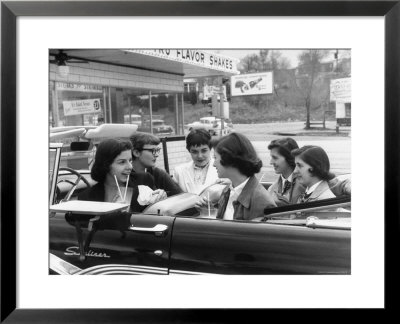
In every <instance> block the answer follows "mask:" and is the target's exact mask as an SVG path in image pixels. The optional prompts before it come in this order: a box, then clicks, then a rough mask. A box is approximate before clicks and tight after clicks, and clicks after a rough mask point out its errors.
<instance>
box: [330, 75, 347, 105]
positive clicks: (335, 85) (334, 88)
mask: <svg viewBox="0 0 400 324" xmlns="http://www.w3.org/2000/svg"><path fill="white" fill-rule="evenodd" d="M330 101H339V102H351V78H342V79H335V80H331V87H330Z"/></svg>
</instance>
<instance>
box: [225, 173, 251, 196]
mask: <svg viewBox="0 0 400 324" xmlns="http://www.w3.org/2000/svg"><path fill="white" fill-rule="evenodd" d="M249 179H250V177H249V178H247V179H246V180H244V181H243V182H242V183H241V184H239V185H237V186H236V187H235V188H233V186H232V184H230V185H229V188H230V189H231V193H232V194H235V195H237V196H238V197H239V195H240V194H241V193H242V191H243V188H244V186H245V185H246V183H247V181H249Z"/></svg>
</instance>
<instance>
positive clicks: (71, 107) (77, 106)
mask: <svg viewBox="0 0 400 324" xmlns="http://www.w3.org/2000/svg"><path fill="white" fill-rule="evenodd" d="M63 107H64V115H65V116H72V115H83V114H93V113H99V112H100V111H101V104H100V99H87V100H74V101H63Z"/></svg>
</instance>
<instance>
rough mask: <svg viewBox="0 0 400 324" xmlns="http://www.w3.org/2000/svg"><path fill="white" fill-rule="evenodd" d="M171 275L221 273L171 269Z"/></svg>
mask: <svg viewBox="0 0 400 324" xmlns="http://www.w3.org/2000/svg"><path fill="white" fill-rule="evenodd" d="M169 274H170V275H219V273H211V272H195V271H184V270H170V271H169Z"/></svg>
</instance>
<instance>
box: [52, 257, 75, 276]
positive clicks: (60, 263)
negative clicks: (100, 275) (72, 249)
mask: <svg viewBox="0 0 400 324" xmlns="http://www.w3.org/2000/svg"><path fill="white" fill-rule="evenodd" d="M50 270H53V271H54V272H56V273H58V274H60V275H72V274H74V273H76V272H78V271H80V270H82V269H81V268H78V267H77V266H74V265H73V264H71V263H69V262H67V261H64V260H63V259H61V258H59V257H58V256H56V255H54V254H52V253H50Z"/></svg>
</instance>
